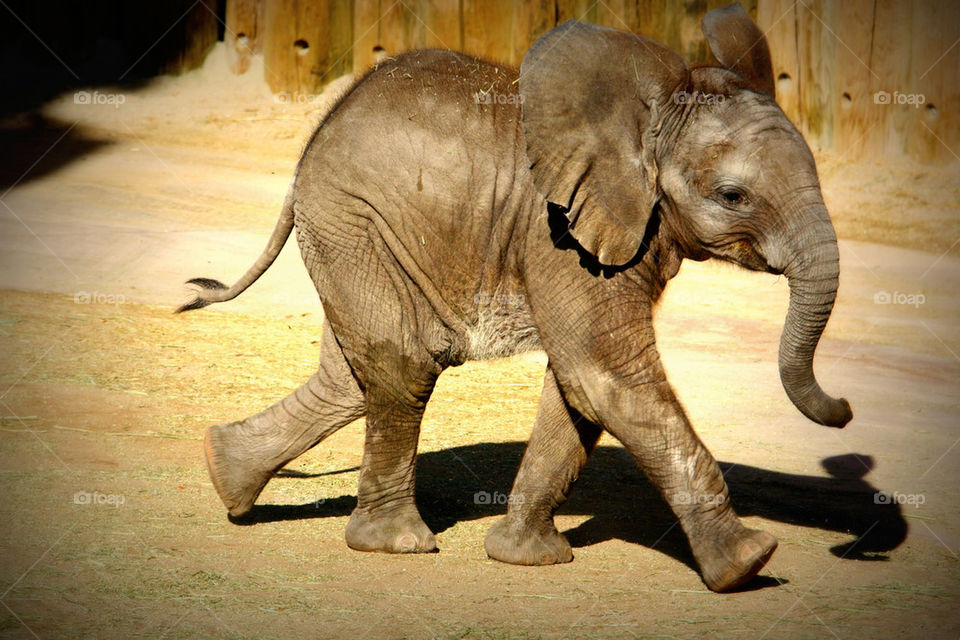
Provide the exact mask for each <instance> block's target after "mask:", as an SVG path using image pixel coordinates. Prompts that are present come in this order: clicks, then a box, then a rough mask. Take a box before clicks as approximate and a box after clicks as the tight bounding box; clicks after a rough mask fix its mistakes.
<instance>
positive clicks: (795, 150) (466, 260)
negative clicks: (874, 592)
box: [178, 4, 853, 592]
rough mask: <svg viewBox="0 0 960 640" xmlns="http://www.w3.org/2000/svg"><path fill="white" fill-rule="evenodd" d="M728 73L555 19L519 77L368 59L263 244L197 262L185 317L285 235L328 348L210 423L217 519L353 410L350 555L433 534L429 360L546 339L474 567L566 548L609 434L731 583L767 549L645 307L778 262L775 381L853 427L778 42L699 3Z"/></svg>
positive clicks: (262, 266)
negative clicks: (680, 283)
mask: <svg viewBox="0 0 960 640" xmlns="http://www.w3.org/2000/svg"><path fill="white" fill-rule="evenodd" d="M702 31H703V33H704V36H705V37H706V40H707V42H708V44H709V46H710V49H711V51H712V52H713V54H714V56H715V58H716V59H717V61H718V62H719V65H713V66H711V65H704V66H691V65H689V64H688V63H687V62H686V61H685V60H684V59H683V58H682V57H681V56H680V55H679V54H677V53H676V52H674V51H673V50H671V49H669V48H667V47H666V46H664V45H661V44H659V43H657V42H655V41H653V40H651V39H647V38H645V37H642V36H639V35H635V34H633V33H627V32H623V31H619V30H616V29H612V28H607V27H602V26H596V25H591V24H584V23H581V22H578V21H576V20H570V21H567V22H564V23H563V24H561V25H559V26H556V27H555V28H553V29H552V30H550V31H548V32H547V33H545V34H544V35H542V36H541V37H540V38H539V39H538V40H537V41H536V42H535V43H534V44H533V46H532V47H531V48H530V50H529V52H528V53H527V54H526V55H525V57H524V58H523V61H522V63H521V66H520V68H519V70H517V69H513V68H508V67H507V66H503V65H499V64H494V63H491V62H487V61H483V60H480V59H476V58H474V57H471V56H468V55H464V54H461V53H456V52H452V51H446V50H419V51H412V52H408V53H404V54H402V55H399V56H397V57H394V58H387V59H385V60H383V61H381V62H380V63H379V64H378V66H376V67H375V68H374V69H372V70H371V71H369V72H368V73H367V74H366V75H365V76H363V77H362V78H360V79H359V80H357V81H356V82H354V84H353V85H352V86H351V87H350V88H349V89H348V90H347V91H346V92H345V93H344V95H343V96H342V97H341V98H340V99H339V100H338V101H337V102H336V104H335V105H334V107H333V108H332V110H331V111H330V112H329V114H328V115H327V116H326V117H325V118H324V119H323V121H322V122H321V123H320V124H319V126H318V127H317V128H316V130H315V132H314V133H313V136H312V138H311V139H310V140H309V143H308V144H307V146H306V148H305V150H304V152H303V154H302V157H301V159H300V162H299V165H298V167H297V170H296V174H295V177H294V179H293V182H292V186H291V188H290V190H289V192H288V195H287V196H286V199H285V202H284V204H283V207H282V212H281V215H280V218H279V220H278V221H277V223H276V226H275V228H274V230H273V232H272V235H271V237H270V240H269V243H268V245H267V247H266V248H265V249H264V251H263V253H262V254H261V255H260V257H259V258H258V259H257V261H256V262H255V264H254V265H253V266H251V267H250V269H249V270H248V271H247V272H246V274H244V275H243V276H242V277H241V279H240V280H238V281H237V282H236V283H235V284H234V285H232V286H230V287H227V286H226V285H224V284H222V283H221V282H219V281H217V280H212V279H209V278H196V279H193V280H190V281H189V284H192V285H194V286H195V293H196V297H195V298H193V299H192V301H191V302H189V303H187V304H185V305H184V306H183V307H181V308H180V309H178V311H186V310H190V309H198V308H201V307H204V306H207V305H209V304H211V303H216V302H223V301H227V300H231V299H233V298H235V297H236V296H237V295H239V294H240V293H241V292H243V291H244V290H245V289H246V288H247V287H249V286H250V285H251V284H252V283H253V282H254V281H255V280H256V279H257V278H258V277H259V276H260V275H261V274H263V273H264V272H265V271H266V270H267V269H268V268H269V266H270V265H271V263H272V262H273V260H274V259H275V258H276V256H277V255H278V253H279V252H280V250H281V248H282V247H283V245H284V244H285V242H286V240H287V238H288V236H289V234H290V232H291V231H292V230H293V229H296V238H297V243H298V245H299V248H300V252H301V255H302V258H303V261H304V263H305V265H306V267H307V270H308V272H309V274H310V276H311V278H312V280H313V282H314V284H315V287H316V289H317V291H318V293H319V294H320V297H321V300H322V304H323V310H324V325H323V331H322V335H321V339H320V343H321V347H320V351H321V355H320V363H319V366H318V369H317V371H316V373H314V374H313V375H312V376H311V377H310V378H309V380H307V381H306V382H305V383H304V384H303V386H301V387H300V388H298V389H297V390H296V391H294V392H293V393H291V394H290V395H289V396H287V397H286V398H284V399H282V400H280V401H279V402H277V403H276V404H274V405H272V406H270V407H269V408H267V409H266V410H264V411H263V412H261V413H259V414H257V415H253V416H250V417H248V418H245V419H243V420H239V421H236V422H230V423H225V424H220V425H214V426H211V427H209V428H208V429H207V432H206V435H205V438H204V454H205V458H206V462H207V466H208V470H209V473H210V477H211V479H212V482H213V485H214V487H215V489H216V491H217V493H218V494H219V496H220V498H221V500H222V501H223V503H224V504H225V505H226V507H227V509H228V511H229V513H230V515H231V516H232V517H235V518H238V517H239V518H242V517H243V516H244V515H246V514H249V512H250V511H251V509H252V508H253V505H254V502H255V501H256V499H257V497H258V495H259V494H260V492H261V490H262V489H263V488H264V486H265V485H266V484H267V482H268V481H269V480H270V478H271V477H272V476H273V475H274V474H275V473H276V472H277V471H278V470H280V469H281V468H282V467H283V466H284V465H286V464H287V463H289V462H290V461H291V460H293V459H294V458H296V457H297V456H299V455H301V454H302V453H304V452H305V451H307V450H308V449H310V448H311V447H313V446H315V445H317V444H318V443H319V442H320V441H322V440H323V439H324V438H326V437H327V436H329V435H330V434H332V433H334V432H335V431H336V430H338V429H340V428H341V427H343V426H344V425H346V424H348V423H350V422H352V421H354V420H356V419H357V418H360V417H361V416H365V417H366V426H365V429H366V431H365V440H364V448H363V458H362V464H361V469H360V473H359V486H358V490H357V505H356V508H355V509H354V510H353V512H352V514H351V516H350V519H349V522H348V524H347V527H346V534H345V535H346V542H347V545H348V546H349V547H351V548H353V549H357V550H362V551H380V552H390V553H410V552H433V551H436V549H437V547H436V540H435V537H434V534H433V533H432V532H431V531H430V529H429V528H428V527H427V525H426V524H425V523H424V521H423V520H422V518H421V516H420V513H419V512H418V509H417V506H416V503H415V499H414V481H415V477H414V476H415V462H416V455H417V441H418V437H419V430H420V422H421V417H422V415H423V412H424V408H425V407H426V404H427V402H428V401H429V399H430V395H431V392H432V390H433V388H434V384H435V382H436V380H437V377H438V376H439V375H440V373H441V372H442V371H443V370H444V369H446V368H447V367H453V366H457V365H460V364H462V363H464V362H465V361H467V360H482V359H490V358H498V357H503V356H508V355H511V354H515V353H519V352H523V351H530V350H542V351H544V352H545V353H546V356H547V361H548V363H547V366H546V373H545V378H544V382H543V390H542V395H541V399H540V404H539V409H538V412H537V416H536V419H535V423H534V426H533V430H532V433H531V436H530V439H529V441H528V443H527V446H526V450H525V453H524V455H523V458H522V461H521V464H520V468H519V470H518V472H517V475H516V479H515V482H514V485H513V488H512V492H511V496H510V499H509V501H508V509H507V513H506V515H505V516H503V517H502V519H500V520H498V521H497V523H496V524H495V525H494V526H493V527H492V528H491V529H490V531H489V533H488V535H487V536H486V539H485V543H484V544H485V549H486V552H487V554H488V555H489V557H491V558H493V559H496V560H499V561H503V562H506V563H513V564H519V565H546V564H553V563H562V562H569V561H571V560H572V559H573V554H572V551H571V547H570V544H569V543H568V541H567V540H566V538H565V537H564V536H563V535H562V534H561V533H560V532H559V531H558V530H557V528H556V526H555V524H554V513H555V512H556V510H557V508H558V507H559V506H560V505H561V504H563V502H564V501H565V499H566V498H567V496H568V495H569V493H570V491H571V487H572V485H573V484H574V482H575V481H576V479H577V477H578V475H579V474H580V472H581V470H582V469H583V467H584V465H585V464H586V462H587V459H588V457H589V456H590V454H591V452H592V451H593V449H594V447H595V446H596V444H597V441H598V439H599V437H600V436H601V434H602V433H603V432H604V431H606V432H608V433H610V434H611V435H612V436H614V437H615V438H616V439H617V440H619V441H620V443H622V444H623V446H624V447H625V448H626V449H627V450H628V451H629V453H630V454H631V455H632V457H633V458H634V459H635V460H636V462H637V463H638V465H639V467H640V468H641V469H642V470H643V472H644V473H645V474H646V476H647V478H648V479H649V481H650V482H651V483H652V485H653V486H654V487H656V489H657V490H658V491H659V492H660V494H661V495H662V496H663V498H664V500H665V501H666V502H667V504H669V506H670V507H671V509H672V510H673V512H674V514H675V515H676V518H677V520H678V522H679V524H680V525H681V527H682V529H683V531H684V533H685V534H686V537H687V539H688V541H689V543H690V548H691V551H692V554H693V557H694V559H695V560H696V563H697V565H698V566H699V568H700V573H701V577H702V579H703V581H704V583H705V584H706V586H707V587H708V588H710V589H711V590H713V591H717V592H723V591H730V590H734V589H737V588H738V587H740V586H742V585H744V584H745V583H746V582H747V581H749V580H750V579H751V578H753V577H754V576H755V575H756V574H757V573H758V572H759V571H760V570H761V569H762V567H763V566H764V565H765V563H766V562H767V561H768V559H769V558H770V556H771V554H772V553H773V551H774V550H775V549H776V546H777V540H776V538H774V537H773V536H772V535H770V534H769V533H767V532H764V531H760V530H754V529H749V528H747V527H745V526H744V525H743V524H742V523H741V521H740V519H739V517H738V516H737V514H736V512H735V511H734V508H733V505H731V503H730V501H729V499H728V498H729V494H728V490H727V486H726V483H725V481H724V477H723V475H722V473H721V470H720V468H719V467H718V465H717V462H716V461H715V459H714V458H713V457H712V456H711V454H710V452H709V451H708V450H707V449H706V447H705V446H704V444H703V443H702V442H701V440H700V439H699V437H698V436H697V435H696V433H695V432H694V430H693V428H692V426H691V424H690V422H689V420H688V418H687V416H686V414H685V412H684V409H683V408H682V406H681V404H680V402H679V401H678V399H677V397H676V396H675V394H674V391H673V389H672V388H671V386H670V384H669V382H668V381H667V379H666V375H665V373H664V367H663V365H662V363H661V359H660V356H659V354H658V352H657V346H656V342H655V337H654V330H653V322H652V314H653V309H654V307H655V303H656V302H657V300H658V299H659V297H660V296H661V294H662V292H663V291H664V288H665V287H666V285H667V282H668V281H669V280H670V279H671V278H672V277H673V276H675V275H676V274H677V271H678V269H679V268H680V264H681V261H682V260H684V259H690V260H695V261H702V260H706V259H708V258H716V259H719V260H722V261H726V262H729V263H733V264H735V265H739V266H741V267H744V268H746V269H749V270H754V271H763V272H767V273H773V274H783V275H785V276H786V278H787V280H788V283H789V289H790V295H789V298H790V299H789V307H788V311H787V314H786V319H785V322H784V327H783V330H782V335H781V339H780V346H779V372H780V377H781V381H782V384H783V387H784V389H785V391H786V393H787V395H788V397H789V398H790V400H791V401H792V402H793V404H794V405H795V406H796V407H797V408H798V409H799V410H800V411H801V412H802V413H803V414H804V415H805V416H807V417H808V418H809V419H810V420H812V421H813V422H816V423H819V424H821V425H827V426H833V427H842V426H844V425H845V424H846V423H847V422H849V421H850V419H851V418H852V415H853V414H852V412H851V409H850V405H849V403H848V402H847V401H846V400H845V399H842V398H833V397H831V396H829V395H827V394H826V393H825V392H824V391H823V390H822V388H821V387H820V385H819V383H818V382H817V380H816V378H815V376H814V372H813V356H814V351H815V350H816V347H817V344H818V343H819V340H820V336H821V334H822V332H823V329H824V327H825V324H826V323H827V320H828V318H829V317H830V314H831V311H832V309H833V306H834V302H835V299H836V294H837V286H838V277H839V254H838V248H837V240H836V235H835V232H834V228H833V225H832V222H831V220H830V217H829V215H828V212H827V209H826V206H825V205H824V201H823V198H822V195H821V191H820V186H819V180H818V175H817V170H816V166H815V163H814V158H813V155H812V153H811V151H810V149H809V148H808V146H807V144H806V142H805V141H804V139H803V137H802V135H801V134H800V133H799V132H798V131H797V129H796V128H795V127H794V126H793V125H792V124H791V122H790V121H789V119H788V118H787V117H786V115H785V114H784V113H783V111H782V110H781V109H780V108H779V107H778V106H777V103H776V101H775V99H774V90H775V86H774V85H775V83H774V77H773V70H772V64H771V58H770V51H769V47H768V44H767V42H766V39H765V38H764V36H763V34H762V33H761V32H760V30H759V29H758V27H757V26H756V25H755V24H754V23H753V21H752V20H751V19H750V17H749V15H748V14H747V13H746V12H745V11H744V9H743V8H742V7H741V6H740V5H739V4H733V5H730V6H729V7H726V8H722V9H716V10H714V11H711V12H709V13H708V14H706V15H705V17H704V18H703V21H702Z"/></svg>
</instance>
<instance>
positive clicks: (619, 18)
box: [596, 0, 640, 33]
mask: <svg viewBox="0 0 960 640" xmlns="http://www.w3.org/2000/svg"><path fill="white" fill-rule="evenodd" d="M596 20H597V24H599V25H603V26H605V27H612V28H614V29H619V30H621V31H631V32H633V33H639V31H640V11H639V7H638V6H637V2H636V0H605V1H604V2H603V3H601V4H599V5H597V15H596Z"/></svg>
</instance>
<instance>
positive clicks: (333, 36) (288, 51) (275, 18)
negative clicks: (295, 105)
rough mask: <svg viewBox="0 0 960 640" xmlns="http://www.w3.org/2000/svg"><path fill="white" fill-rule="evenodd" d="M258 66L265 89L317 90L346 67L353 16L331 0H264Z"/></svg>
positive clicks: (349, 64)
mask: <svg viewBox="0 0 960 640" xmlns="http://www.w3.org/2000/svg"><path fill="white" fill-rule="evenodd" d="M263 26H264V28H263V66H264V75H265V76H266V79H267V83H268V84H269V85H270V88H271V89H272V90H273V91H276V92H288V93H290V94H298V97H297V98H296V99H300V97H299V96H301V95H312V94H316V93H319V91H320V89H321V88H322V87H323V85H325V84H326V83H327V82H329V81H331V80H333V79H335V78H337V77H339V76H340V75H343V74H344V73H348V72H349V71H350V70H351V69H352V64H353V61H352V59H351V58H350V53H351V43H352V42H353V15H352V11H351V7H350V6H349V4H346V3H343V2H336V0H313V1H310V0H270V2H267V3H266V11H265V12H264V21H263Z"/></svg>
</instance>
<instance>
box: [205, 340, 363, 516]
mask: <svg viewBox="0 0 960 640" xmlns="http://www.w3.org/2000/svg"><path fill="white" fill-rule="evenodd" d="M364 411H365V401H364V394H363V393H362V392H361V390H360V387H359V385H358V384H357V381H356V380H355V379H354V377H353V374H352V372H351V370H350V367H349V365H348V364H347V361H346V359H345V358H344V356H343V352H342V351H341V349H340V345H339V344H338V343H337V340H336V338H335V336H334V334H333V331H332V330H331V328H330V325H329V324H328V323H324V327H323V337H322V340H321V348H320V366H319V368H318V370H317V372H316V373H315V374H313V375H312V376H311V377H310V379H309V380H307V382H306V383H305V384H303V385H302V386H301V387H300V388H299V389H297V390H296V391H294V392H293V393H291V394H290V395H288V396H287V397H286V398H284V399H283V400H281V401H279V402H277V403H275V404H274V405H272V406H271V407H269V408H267V409H266V410H264V411H262V412H260V413H258V414H256V415H253V416H250V417H249V418H245V419H244V420H240V421H238V422H230V423H225V424H219V425H215V426H212V427H210V428H209V429H207V433H206V437H205V438H204V455H205V457H206V460H207V469H208V471H209V472H210V479H211V480H212V481H213V486H214V488H216V490H217V493H218V494H219V495H220V499H221V500H222V501H223V503H224V505H226V507H227V509H228V510H229V512H230V515H231V516H233V517H241V516H243V515H245V514H247V513H248V512H249V511H250V510H251V509H252V508H253V504H254V502H255V501H256V499H257V496H259V495H260V492H261V491H263V488H264V487H265V486H266V485H267V482H269V481H270V479H271V478H272V477H273V475H274V474H275V473H276V472H277V471H278V470H280V469H281V468H283V466H284V465H286V464H287V463H288V462H290V461H291V460H293V459H294V458H296V457H297V456H299V455H301V454H302V453H304V452H305V451H307V450H308V449H310V448H311V447H313V446H315V445H316V444H318V443H319V442H320V441H322V440H323V439H324V438H326V437H327V436H329V435H331V434H333V433H334V432H336V431H337V430H338V429H340V428H341V427H343V426H345V425H347V424H349V423H351V422H353V421H354V420H356V419H357V418H360V417H361V416H363V414H364Z"/></svg>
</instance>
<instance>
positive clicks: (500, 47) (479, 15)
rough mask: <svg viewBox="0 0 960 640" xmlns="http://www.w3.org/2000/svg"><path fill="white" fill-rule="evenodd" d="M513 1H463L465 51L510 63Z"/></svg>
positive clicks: (495, 60)
mask: <svg viewBox="0 0 960 640" xmlns="http://www.w3.org/2000/svg"><path fill="white" fill-rule="evenodd" d="M512 4H513V3H512V2H510V0H463V3H462V5H461V6H462V11H463V15H462V17H461V19H462V24H463V51H464V52H465V53H469V54H471V55H475V56H479V57H481V58H486V59H488V60H491V61H494V62H510V59H511V57H512V55H511V50H512V48H513V46H512V37H513V6H512Z"/></svg>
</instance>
